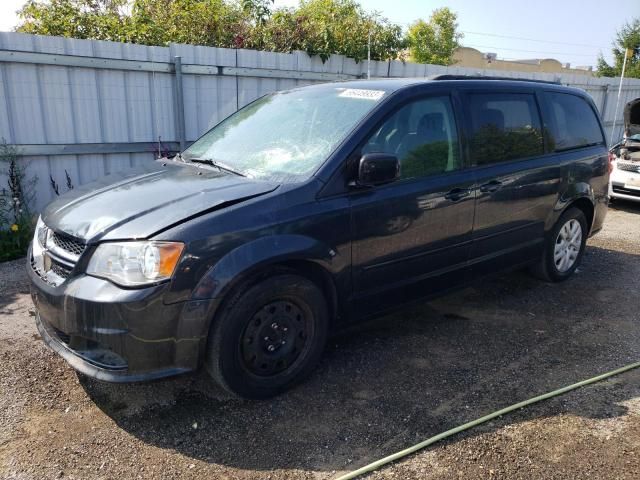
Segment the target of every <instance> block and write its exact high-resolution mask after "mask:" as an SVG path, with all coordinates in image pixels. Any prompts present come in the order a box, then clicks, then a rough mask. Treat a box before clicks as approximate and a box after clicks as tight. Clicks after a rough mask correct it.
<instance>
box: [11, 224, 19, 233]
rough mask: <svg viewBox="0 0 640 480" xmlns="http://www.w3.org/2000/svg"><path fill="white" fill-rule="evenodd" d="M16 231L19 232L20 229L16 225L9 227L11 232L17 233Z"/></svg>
mask: <svg viewBox="0 0 640 480" xmlns="http://www.w3.org/2000/svg"><path fill="white" fill-rule="evenodd" d="M18 230H20V227H19V226H18V224H17V223H14V224H13V225H11V231H12V232H17V231H18Z"/></svg>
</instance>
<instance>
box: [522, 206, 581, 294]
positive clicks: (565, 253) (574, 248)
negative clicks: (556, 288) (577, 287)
mask: <svg viewBox="0 0 640 480" xmlns="http://www.w3.org/2000/svg"><path fill="white" fill-rule="evenodd" d="M588 232H589V229H588V226H587V219H586V218H585V215H584V213H583V212H582V210H580V209H578V208H575V207H572V208H569V209H568V210H567V211H566V212H564V213H563V214H562V215H561V216H560V218H559V219H558V221H557V222H556V224H555V225H554V227H553V230H552V231H551V233H550V235H549V237H548V238H547V239H546V241H545V247H544V254H543V256H542V258H541V260H540V261H539V262H538V264H536V265H535V266H534V267H533V268H532V272H533V273H534V275H535V276H537V277H538V278H540V279H542V280H545V281H547V282H562V281H564V280H566V279H568V278H569V277H570V276H571V275H573V273H574V272H575V271H576V269H577V268H578V266H579V265H580V262H581V261H582V256H583V254H584V249H585V246H586V243H587V235H588Z"/></svg>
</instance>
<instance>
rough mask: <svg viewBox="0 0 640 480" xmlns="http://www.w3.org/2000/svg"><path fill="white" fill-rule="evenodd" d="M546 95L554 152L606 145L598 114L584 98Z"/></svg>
mask: <svg viewBox="0 0 640 480" xmlns="http://www.w3.org/2000/svg"><path fill="white" fill-rule="evenodd" d="M546 95H547V98H548V101H549V105H550V108H551V112H550V113H551V122H550V123H551V135H550V138H549V142H550V145H551V147H552V149H553V150H554V151H556V152H558V151H562V150H569V149H572V148H580V147H586V146H588V145H597V144H601V143H604V138H603V137H602V131H601V130H600V124H599V123H598V119H597V117H596V114H595V112H594V111H593V108H591V106H590V105H589V104H588V103H587V102H586V101H585V100H584V99H583V98H581V97H579V96H577V95H571V94H569V93H550V92H548V93H547V94H546ZM545 117H546V115H545Z"/></svg>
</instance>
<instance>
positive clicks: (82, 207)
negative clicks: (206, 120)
mask: <svg viewBox="0 0 640 480" xmlns="http://www.w3.org/2000/svg"><path fill="white" fill-rule="evenodd" d="M277 187H278V185H276V184H272V183H266V182H262V181H260V182H258V181H253V180H251V179H249V178H244V177H240V176H236V175H232V174H227V173H222V172H219V171H217V170H215V169H211V168H205V167H201V166H194V165H185V164H179V163H176V162H166V163H161V162H153V163H152V164H150V165H147V166H145V167H141V168H139V169H137V170H134V171H129V172H127V173H126V174H112V175H107V176H105V177H103V179H101V180H99V181H97V182H93V183H90V184H87V185H83V186H82V187H81V188H75V189H73V190H71V191H70V192H68V193H66V194H65V195H63V196H61V197H60V198H58V199H57V200H55V201H54V202H52V203H51V204H49V206H48V207H47V208H46V209H45V211H44V212H43V213H42V219H43V221H44V223H45V224H46V225H47V226H48V227H50V228H53V229H54V230H58V231H62V232H65V233H67V234H69V235H72V236H74V237H76V238H79V239H82V240H84V241H85V242H87V243H92V242H96V241H98V240H122V239H137V238H148V237H150V236H152V235H153V234H154V233H156V232H158V231H160V230H164V229H166V228H168V227H170V226H173V225H176V224H179V223H181V222H183V221H185V220H187V219H189V218H193V217H196V216H198V215H201V214H204V213H207V212H210V211H213V210H216V209H219V208H224V207H225V206H229V205H233V204H236V203H239V202H242V201H244V200H248V199H249V198H252V197H256V196H259V195H264V194H266V193H269V192H272V191H273V190H275V189H276V188H277Z"/></svg>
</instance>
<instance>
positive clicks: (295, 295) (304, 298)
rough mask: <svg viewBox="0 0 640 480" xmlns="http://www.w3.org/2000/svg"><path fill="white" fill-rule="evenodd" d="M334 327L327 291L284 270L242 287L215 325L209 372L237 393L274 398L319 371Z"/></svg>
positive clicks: (254, 397)
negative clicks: (329, 333)
mask: <svg viewBox="0 0 640 480" xmlns="http://www.w3.org/2000/svg"><path fill="white" fill-rule="evenodd" d="M328 325H329V314H328V310H327V304H326V300H325V297H324V295H323V293H322V290H321V289H320V288H318V286H317V285H316V284H315V283H313V282H312V281H310V280H308V279H306V278H304V277H301V276H298V275H294V274H278V275H276V276H272V277H268V278H266V279H264V280H262V281H260V282H259V283H256V284H253V285H251V286H249V287H248V288H246V287H245V288H239V289H236V291H235V293H232V294H231V297H230V299H229V301H228V302H226V303H225V305H224V306H223V307H222V310H221V311H220V312H219V314H217V315H216V318H215V319H214V323H213V325H212V327H211V331H210V334H209V343H208V347H207V358H206V368H207V371H208V372H209V374H210V375H211V376H212V377H213V379H214V380H215V381H216V382H217V383H219V384H220V385H221V386H222V387H224V388H225V389H226V390H228V391H229V392H231V393H233V394H235V395H238V396H241V397H245V398H253V399H259V398H268V397H272V396H274V395H277V394H279V393H281V392H283V391H285V390H287V389H289V388H291V387H292V386H293V385H295V384H296V383H298V382H300V381H301V380H303V379H304V378H305V377H307V376H308V375H309V374H310V373H311V372H312V371H313V369H314V368H315V366H316V364H317V363H318V360H319V359H320V357H321V355H322V351H323V349H324V345H325V343H326V338H327V330H328Z"/></svg>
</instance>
